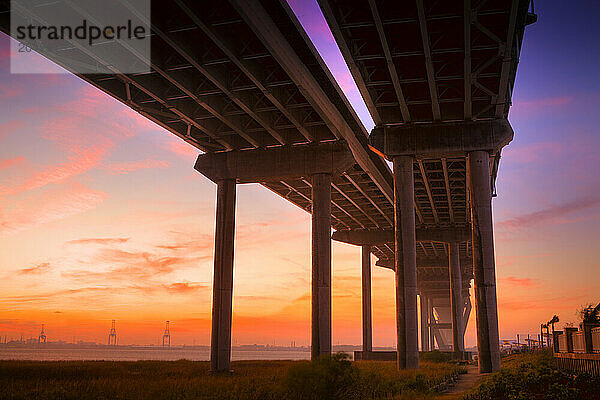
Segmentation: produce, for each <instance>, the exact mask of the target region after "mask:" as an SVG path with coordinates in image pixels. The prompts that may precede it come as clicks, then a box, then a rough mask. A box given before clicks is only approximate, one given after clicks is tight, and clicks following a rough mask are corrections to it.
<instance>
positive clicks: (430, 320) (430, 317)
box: [427, 297, 435, 351]
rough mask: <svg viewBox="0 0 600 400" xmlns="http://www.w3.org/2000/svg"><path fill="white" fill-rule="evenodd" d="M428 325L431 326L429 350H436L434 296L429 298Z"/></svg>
mask: <svg viewBox="0 0 600 400" xmlns="http://www.w3.org/2000/svg"><path fill="white" fill-rule="evenodd" d="M427 317H428V319H427V327H428V328H429V351H433V350H435V337H434V335H433V326H432V325H433V323H434V318H433V298H431V297H428V298H427Z"/></svg>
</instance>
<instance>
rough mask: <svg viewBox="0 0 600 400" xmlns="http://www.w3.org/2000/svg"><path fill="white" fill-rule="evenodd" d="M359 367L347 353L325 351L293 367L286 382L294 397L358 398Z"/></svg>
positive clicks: (287, 388)
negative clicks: (333, 353)
mask: <svg viewBox="0 0 600 400" xmlns="http://www.w3.org/2000/svg"><path fill="white" fill-rule="evenodd" d="M359 375H360V374H359V371H358V368H357V367H356V366H353V365H352V362H351V361H350V359H349V357H348V355H347V354H344V353H337V354H335V355H332V356H328V355H323V356H321V357H319V358H318V359H316V360H314V361H311V362H306V363H301V364H298V365H295V366H293V367H291V368H290V369H289V371H288V374H287V377H286V379H285V382H284V385H285V388H286V391H287V392H288V394H289V396H290V398H295V399H298V400H312V399H314V400H321V399H323V400H336V399H349V398H350V399H351V398H356V395H357V387H356V386H357V384H358V381H359Z"/></svg>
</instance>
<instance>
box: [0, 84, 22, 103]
mask: <svg viewBox="0 0 600 400" xmlns="http://www.w3.org/2000/svg"><path fill="white" fill-rule="evenodd" d="M23 92H24V91H23V89H21V88H19V87H16V86H14V85H7V84H5V83H0V100H6V99H11V98H13V97H18V96H21V95H22V94H23Z"/></svg>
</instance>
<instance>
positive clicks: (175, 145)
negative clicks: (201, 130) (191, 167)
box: [167, 139, 200, 160]
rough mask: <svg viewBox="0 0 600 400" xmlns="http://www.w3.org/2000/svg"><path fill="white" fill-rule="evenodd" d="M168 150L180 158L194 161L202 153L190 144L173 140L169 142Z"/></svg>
mask: <svg viewBox="0 0 600 400" xmlns="http://www.w3.org/2000/svg"><path fill="white" fill-rule="evenodd" d="M167 149H169V150H170V151H172V152H173V153H175V154H177V155H178V156H182V157H184V158H185V159H186V160H188V159H191V160H194V159H195V158H196V157H197V156H198V154H199V153H200V152H199V151H198V149H196V148H195V147H194V146H192V145H191V144H188V143H186V142H184V141H182V140H180V139H171V140H169V141H168V142H167Z"/></svg>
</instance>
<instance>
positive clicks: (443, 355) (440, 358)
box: [420, 350, 452, 363]
mask: <svg viewBox="0 0 600 400" xmlns="http://www.w3.org/2000/svg"><path fill="white" fill-rule="evenodd" d="M420 359H421V360H422V361H429V362H435V363H445V362H449V361H451V360H452V354H451V353H448V352H442V351H439V350H433V351H427V352H424V353H421V354H420Z"/></svg>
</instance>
